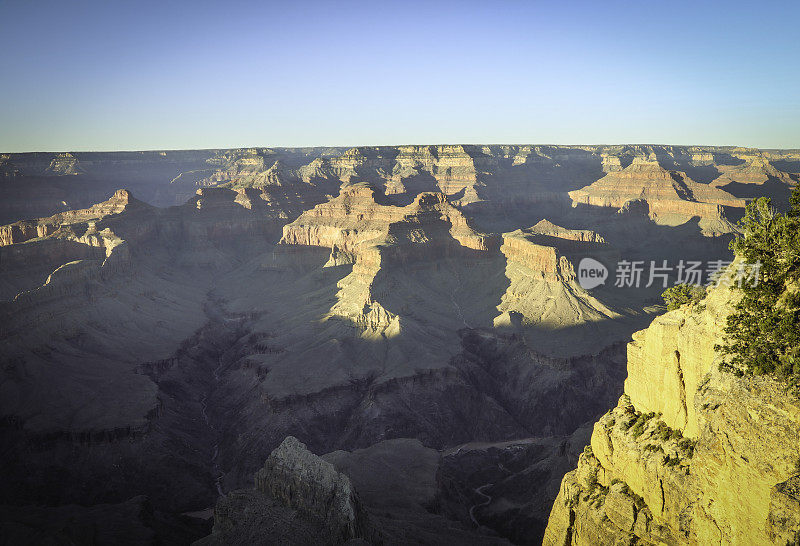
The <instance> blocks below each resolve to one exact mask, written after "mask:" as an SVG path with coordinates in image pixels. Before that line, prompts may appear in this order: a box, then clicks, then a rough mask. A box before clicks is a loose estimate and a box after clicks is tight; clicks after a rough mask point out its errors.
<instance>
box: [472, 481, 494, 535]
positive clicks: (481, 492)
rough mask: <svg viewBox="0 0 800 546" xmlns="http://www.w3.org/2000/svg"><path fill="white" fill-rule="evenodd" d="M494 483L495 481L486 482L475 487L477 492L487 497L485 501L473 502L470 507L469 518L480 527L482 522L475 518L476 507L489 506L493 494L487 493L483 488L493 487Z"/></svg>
mask: <svg viewBox="0 0 800 546" xmlns="http://www.w3.org/2000/svg"><path fill="white" fill-rule="evenodd" d="M493 485H494V484H493V483H487V484H484V485H482V486H480V487H476V488H475V492H476V493H477V494H478V495H480V496H481V497H483V498H484V499H485V500H484V501H483V502H479V503H477V504H473V505H472V506H471V507H470V509H469V518H470V519H471V520H472V523H474V524H475V526H476V527H480V526H481V524H480V523H479V522H478V520H477V519H476V518H475V509H476V508H482V507H484V506H488V505H489V503H490V502H492V496H491V495H487V494H486V493H484V492H483V490H484V489H486V488H487V487H491V486H493Z"/></svg>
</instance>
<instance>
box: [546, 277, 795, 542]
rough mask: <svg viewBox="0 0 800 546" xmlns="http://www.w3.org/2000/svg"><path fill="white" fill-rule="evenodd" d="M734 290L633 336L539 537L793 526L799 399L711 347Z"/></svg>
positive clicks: (726, 537) (735, 532) (722, 538)
mask: <svg viewBox="0 0 800 546" xmlns="http://www.w3.org/2000/svg"><path fill="white" fill-rule="evenodd" d="M735 297H736V293H735V292H732V291H730V290H728V289H727V288H726V287H720V288H717V289H715V290H712V291H711V294H710V295H709V296H708V297H707V298H706V300H704V302H703V304H702V305H692V306H684V307H682V308H680V309H678V310H676V311H672V312H670V313H667V314H666V315H664V316H663V317H660V318H658V319H656V320H655V321H654V323H653V325H652V326H651V327H650V328H648V329H647V330H645V331H642V332H639V333H637V334H636V335H635V336H634V341H633V343H631V344H630V345H629V347H628V379H627V380H626V383H625V394H624V395H623V396H622V397H621V398H620V401H619V404H618V405H617V407H616V408H614V409H613V410H611V411H610V412H609V413H607V414H606V415H605V416H603V417H602V418H601V419H600V420H599V421H598V422H597V423H596V424H595V426H594V432H593V434H592V439H591V445H590V447H587V448H586V450H585V451H584V453H583V455H581V458H580V460H579V462H578V468H577V469H576V470H574V471H572V472H570V473H569V474H567V475H566V477H565V478H564V480H563V482H562V484H561V490H560V492H559V496H558V498H557V499H556V502H555V503H554V505H553V510H552V512H551V515H550V520H549V523H548V527H547V532H546V534H545V541H544V542H545V544H616V543H619V541H620V540H625V541H641V542H643V543H646V544H651V543H652V544H657V543H667V544H679V543H690V544H766V543H772V542H777V543H781V544H784V543H791V542H792V541H796V540H797V539H798V538H800V534H799V533H800V521H799V520H798V517H797V511H796V507H797V502H798V495H797V489H796V482H797V478H798V468H797V458H798V452H797V446H798V445H800V401H798V400H797V399H796V398H795V397H794V396H793V395H791V394H790V393H788V392H787V391H786V389H785V388H784V387H783V386H782V385H781V384H780V383H778V382H776V381H775V380H773V379H770V378H768V377H747V376H745V377H737V376H734V375H733V374H730V373H727V372H722V371H720V370H719V368H718V366H717V364H718V362H719V360H718V358H716V355H715V352H714V345H715V344H716V343H717V342H718V341H719V338H720V334H721V327H722V325H723V324H724V319H725V317H726V316H727V314H728V313H729V312H730V309H731V303H732V299H733V298H735Z"/></svg>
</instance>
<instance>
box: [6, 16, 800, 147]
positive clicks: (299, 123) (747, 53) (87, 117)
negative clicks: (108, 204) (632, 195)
mask: <svg viewBox="0 0 800 546" xmlns="http://www.w3.org/2000/svg"><path fill="white" fill-rule="evenodd" d="M799 21H800V2H797V1H796V0H795V1H785V2H770V1H766V2H751V1H740V0H730V1H727V2H703V1H693V2H685V3H684V2H643V1H639V2H615V1H613V0H607V1H602V2H597V1H593V2H578V1H576V2H570V1H553V2H537V1H529V2H508V1H487V0H482V1H480V2H471V1H468V0H465V1H461V2H445V1H435V0H431V1H427V2H413V1H406V2H392V1H385V2H384V1H372V2H347V1H336V2H315V1H302V2H298V1H285V2H243V1H236V0H233V1H226V2H206V1H203V0H192V1H180V0H173V1H160V2H150V1H147V0H141V1H136V2H132V1H131V2H119V1H114V0H102V1H79V0H77V1H64V0H61V1H59V2H49V1H44V0H0V152H21V151H66V150H70V151H88V150H97V151H100V150H153V149H193V148H232V147H250V146H324V145H331V146H333V145H337V146H355V145H392V144H409V143H418V144H437V143H486V144H497V143H508V144H513V143H535V144H615V143H657V144H708V145H740V146H753V147H761V148H800V32H798V22H799Z"/></svg>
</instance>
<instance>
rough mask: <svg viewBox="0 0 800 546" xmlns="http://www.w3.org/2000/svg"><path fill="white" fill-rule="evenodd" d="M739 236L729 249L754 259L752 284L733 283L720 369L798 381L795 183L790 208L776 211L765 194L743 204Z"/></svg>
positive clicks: (799, 271)
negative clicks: (734, 297)
mask: <svg viewBox="0 0 800 546" xmlns="http://www.w3.org/2000/svg"><path fill="white" fill-rule="evenodd" d="M739 226H740V228H741V230H742V235H741V236H740V237H737V238H736V239H735V240H734V241H732V242H731V248H732V249H733V251H734V252H735V253H736V255H737V256H738V257H740V258H742V259H743V260H744V261H745V262H747V263H750V264H754V263H757V262H760V264H761V268H760V272H759V281H758V283H757V284H756V285H755V286H751V285H750V284H749V283H744V285H743V286H741V287H739V286H734V289H737V290H739V289H741V290H742V292H743V297H742V299H741V300H740V301H739V303H738V304H737V305H736V307H735V310H734V312H733V313H732V314H731V315H730V316H729V317H728V323H727V326H726V327H725V341H724V344H723V345H721V346H717V350H719V351H720V352H721V353H722V354H724V355H725V357H726V358H725V363H724V364H722V366H721V367H722V368H723V369H727V370H729V371H734V372H736V373H749V374H755V375H760V374H775V375H777V376H779V377H782V378H785V379H790V380H791V381H792V382H794V383H797V382H799V381H800V186H797V187H795V189H794V191H793V192H792V198H791V203H790V208H789V210H788V212H787V213H786V214H780V213H778V212H776V211H775V209H773V208H772V206H771V202H770V200H769V199H768V198H764V197H762V198H759V199H757V200H755V201H753V202H752V203H750V204H749V205H748V206H747V209H746V212H745V216H744V218H743V219H742V220H741V221H740V222H739Z"/></svg>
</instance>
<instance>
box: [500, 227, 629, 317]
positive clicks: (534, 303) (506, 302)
mask: <svg viewBox="0 0 800 546" xmlns="http://www.w3.org/2000/svg"><path fill="white" fill-rule="evenodd" d="M603 243H604V241H603V238H602V237H601V236H599V235H598V234H597V233H594V232H593V231H589V230H569V229H565V228H562V227H560V226H557V225H555V224H553V223H552V222H549V221H547V220H542V221H541V222H539V223H538V224H536V225H535V226H533V227H532V228H529V229H524V230H517V231H514V232H511V233H504V234H503V244H502V246H501V247H500V252H502V253H503V255H505V257H506V268H505V275H506V277H508V279H509V286H508V288H507V289H506V292H505V293H504V294H503V296H502V299H501V302H500V305H498V306H497V309H498V311H500V315H499V316H497V317H496V318H495V319H494V324H495V326H499V327H503V326H506V327H507V326H512V325H513V324H514V322H515V321H517V322H520V323H524V324H539V325H547V326H548V327H551V328H553V327H564V326H566V325H570V324H580V323H586V322H591V321H599V320H604V319H608V318H613V317H617V316H619V315H618V314H617V313H616V312H615V311H613V310H612V309H610V308H609V307H608V306H606V305H605V304H603V303H602V302H601V301H600V300H598V299H597V298H596V297H594V296H592V295H591V294H589V293H588V292H587V291H586V290H584V289H583V288H581V287H580V285H579V284H578V282H577V277H576V274H575V264H577V263H578V261H579V260H580V258H581V257H585V256H590V255H591V256H594V257H595V258H598V257H602V256H607V255H609V254H610V249H609V248H608V247H607V245H604V244H603Z"/></svg>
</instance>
